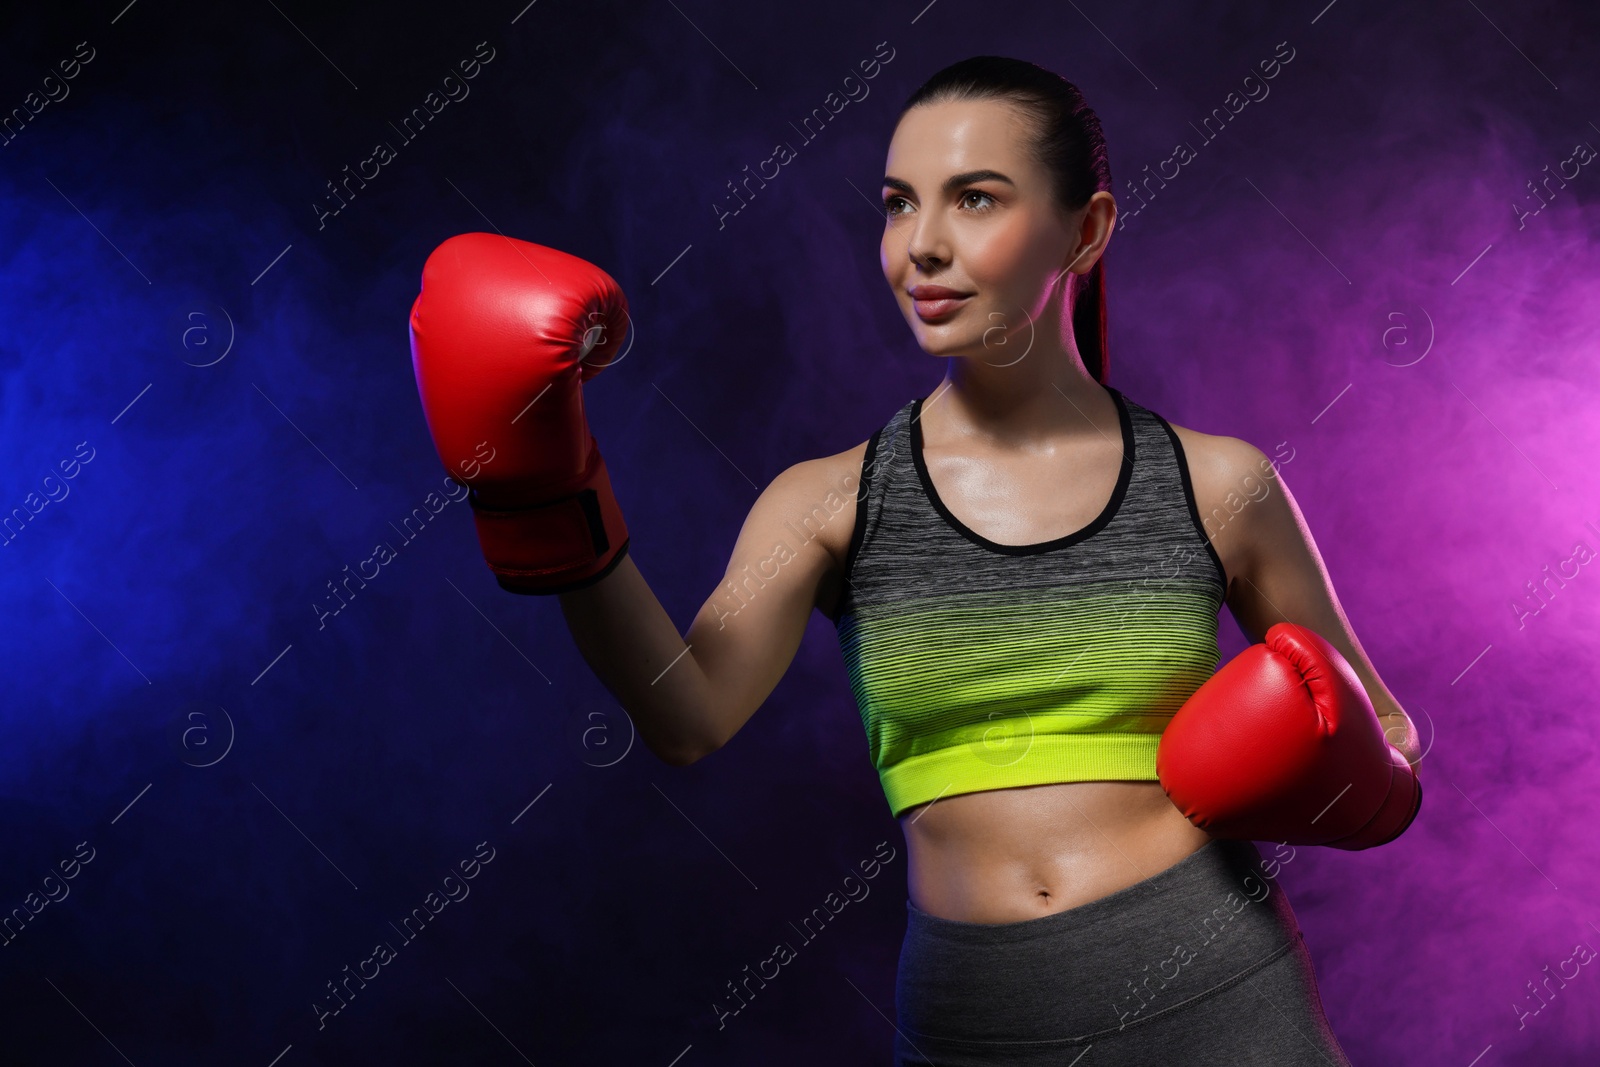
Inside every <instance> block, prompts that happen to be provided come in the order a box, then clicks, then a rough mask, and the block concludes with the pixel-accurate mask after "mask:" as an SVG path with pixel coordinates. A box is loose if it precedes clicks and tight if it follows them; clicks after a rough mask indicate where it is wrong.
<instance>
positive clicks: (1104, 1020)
mask: <svg viewBox="0 0 1600 1067" xmlns="http://www.w3.org/2000/svg"><path fill="white" fill-rule="evenodd" d="M906 910H907V926H906V935H905V941H904V944H903V946H902V949H901V959H900V970H899V974H898V978H897V982H896V1001H897V1006H898V1009H899V1011H900V1016H901V1022H900V1025H901V1026H902V1028H904V1029H905V1030H906V1031H907V1033H910V1034H913V1035H914V1034H923V1035H948V1036H949V1038H950V1039H951V1040H954V1041H970V1042H977V1043H978V1044H980V1045H981V1044H987V1043H989V1042H995V1041H1004V1042H1018V1041H1021V1042H1029V1041H1032V1042H1038V1041H1046V1042H1049V1041H1058V1040H1066V1041H1074V1040H1088V1039H1090V1038H1092V1037H1095V1036H1096V1035H1105V1034H1109V1033H1113V1032H1122V1031H1125V1030H1126V1029H1127V1028H1128V1027H1130V1026H1142V1025H1146V1024H1147V1023H1149V1022H1150V1021H1152V1020H1154V1019H1157V1018H1159V1017H1163V1016H1167V1015H1169V1014H1171V1013H1172V1012H1174V1011H1181V1010H1182V1009H1183V1008H1184V1007H1185V1006H1186V1005H1189V1004H1192V1003H1195V1002H1197V1001H1198V1000H1201V999H1204V998H1205V997H1207V996H1209V995H1211V994H1214V993H1216V992H1218V991H1220V990H1222V989H1224V988H1227V987H1228V986H1229V985H1232V984H1234V983H1237V982H1240V981H1242V980H1244V979H1245V978H1246V977H1247V976H1248V975H1250V974H1251V973H1253V972H1255V971H1258V970H1260V969H1262V968H1264V967H1266V966H1268V965H1270V964H1271V963H1273V962H1274V961H1276V960H1278V959H1279V958H1280V957H1282V956H1283V955H1285V954H1286V953H1289V952H1293V951H1298V952H1300V953H1303V952H1304V949H1303V946H1302V945H1301V944H1300V930H1299V926H1298V924H1297V923H1296V921H1295V918H1294V912H1293V910H1292V909H1291V908H1290V906H1289V902H1288V900H1287V898H1286V897H1285V896H1284V894H1283V891H1282V889H1281V888H1280V887H1278V885H1277V883H1276V882H1275V881H1274V880H1273V878H1272V877H1271V876H1269V875H1268V874H1267V873H1266V871H1265V870H1264V868H1263V864H1262V860H1261V854H1260V852H1259V851H1258V850H1257V848H1256V846H1255V845H1254V844H1253V843H1252V842H1249V841H1228V840H1212V841H1210V842H1207V843H1206V844H1205V845H1204V846H1202V847H1201V848H1200V849H1199V850H1197V851H1196V852H1194V853H1192V854H1190V855H1189V856H1186V857H1184V858H1183V859H1182V860H1180V861H1178V862H1177V863H1175V864H1173V865H1172V866H1170V867H1168V868H1166V869H1165V870H1162V871H1160V872H1157V873H1156V874H1154V875H1152V876H1151V877H1149V878H1146V879H1144V880H1143V881H1140V882H1137V883H1135V884H1133V885H1131V886H1128V887H1126V888H1124V889H1121V890H1118V891H1117V892H1115V893H1112V894H1110V895H1109V896H1106V897H1102V898H1100V899H1098V900H1093V901H1090V902H1089V903H1087V904H1083V905H1080V906H1078V907H1075V908H1069V909H1067V910H1065V911H1060V912H1055V913H1053V914H1050V915H1045V916H1041V917H1039V918H1036V919H1024V920H1022V921H1020V922H1008V923H972V922H963V921H960V920H955V919H945V918H940V917H938V916H935V915H931V914H929V913H927V912H925V911H923V910H922V909H920V908H918V907H917V906H916V905H915V904H912V903H911V901H910V900H907V901H906Z"/></svg>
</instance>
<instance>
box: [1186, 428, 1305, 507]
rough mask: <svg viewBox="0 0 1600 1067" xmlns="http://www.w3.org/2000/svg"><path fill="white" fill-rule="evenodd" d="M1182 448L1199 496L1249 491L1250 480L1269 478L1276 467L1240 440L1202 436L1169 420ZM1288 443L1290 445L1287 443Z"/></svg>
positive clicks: (1227, 437)
mask: <svg viewBox="0 0 1600 1067" xmlns="http://www.w3.org/2000/svg"><path fill="white" fill-rule="evenodd" d="M1167 425H1168V426H1171V427H1172V432H1173V433H1174V434H1175V435H1176V436H1177V438H1178V442H1179V444H1180V445H1181V446H1182V448H1183V457H1184V459H1185V460H1186V461H1187V464H1188V467H1189V477H1190V479H1191V480H1192V481H1193V482H1194V487H1195V493H1196V495H1197V496H1201V495H1204V496H1206V497H1215V496H1217V495H1219V494H1221V495H1226V494H1227V492H1229V491H1235V492H1248V491H1249V485H1247V484H1245V483H1246V482H1247V480H1249V479H1253V478H1260V477H1264V476H1265V477H1270V476H1271V475H1272V474H1273V472H1274V470H1275V464H1274V463H1273V462H1272V460H1270V459H1268V458H1267V455H1266V453H1265V452H1262V451H1261V449H1259V448H1257V447H1256V446H1255V445H1253V444H1251V443H1250V442H1249V441H1246V440H1244V439H1242V438H1239V437H1230V436H1228V435H1226V434H1213V433H1202V432H1201V431H1199V430H1192V429H1190V428H1189V427H1187V426H1180V425H1178V424H1177V423H1175V422H1172V421H1170V420H1167ZM1285 444H1287V442H1285Z"/></svg>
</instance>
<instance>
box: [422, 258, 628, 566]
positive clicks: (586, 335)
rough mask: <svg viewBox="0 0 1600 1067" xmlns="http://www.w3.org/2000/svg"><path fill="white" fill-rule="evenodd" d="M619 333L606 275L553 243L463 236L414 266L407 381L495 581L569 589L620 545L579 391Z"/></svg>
mask: <svg viewBox="0 0 1600 1067" xmlns="http://www.w3.org/2000/svg"><path fill="white" fill-rule="evenodd" d="M627 330H628V302H627V299H626V298H625V297H624V296H623V294H622V289H621V288H620V287H619V286H618V285H617V283H616V282H615V281H613V280H612V278H611V276H610V275H608V274H607V273H606V272H605V271H603V270H601V269H600V268H599V267H596V266H595V265H594V264H592V263H587V262H585V261H584V260H581V259H579V258H578V257H576V256H571V255H568V254H566V253H565V252H558V251H556V250H555V249H553V248H546V247H544V246H543V245H536V244H533V243H532V242H529V241H519V240H515V239H513V238H510V237H503V236H501V235H499V234H492V233H464V234H461V235H459V236H456V237H452V238H450V239H449V240H448V241H445V242H444V243H443V244H441V245H440V246H439V247H438V248H436V249H434V251H433V254H432V255H430V256H429V257H428V261H427V263H426V264H425V265H424V266H423V268H422V292H421V293H420V294H419V295H418V296H417V299H416V303H414V304H413V305H412V307H411V359H412V366H413V368H414V369H415V371H416V375H417V391H418V392H419V393H420V394H421V397H422V407H423V411H424V412H425V413H426V415H427V418H428V429H429V431H430V432H431V433H432V434H433V444H434V447H435V448H436V449H437V450H438V452H439V458H440V460H442V461H443V462H444V465H445V469H446V470H447V471H449V472H450V475H451V476H452V477H454V478H457V479H458V480H460V481H462V482H465V483H468V484H469V485H470V487H471V494H470V496H469V500H470V501H471V504H472V509H473V517H474V519H475V521H476V523H477V528H478V542H479V544H480V545H481V546H482V548H483V555H484V558H485V559H486V560H487V561H488V563H489V567H490V569H491V570H493V571H494V574H495V578H496V580H497V581H498V582H499V583H500V586H501V587H502V588H504V589H508V590H510V591H511V592H513V593H564V592H568V591H570V590H573V589H580V588H582V587H584V586H586V585H592V584H594V583H595V582H597V581H599V580H600V579H601V578H603V577H605V576H606V575H607V574H609V573H610V572H611V568H612V567H614V566H616V564H617V563H618V561H620V560H621V559H622V557H623V555H624V554H625V553H626V551H627V547H628V530H627V527H626V526H625V525H624V523H623V521H622V512H621V510H620V509H619V508H618V506H617V500H616V497H615V496H613V495H612V492H611V479H610V478H609V477H608V475H607V473H606V465H605V461H604V460H603V459H602V458H601V457H600V449H599V447H598V446H597V445H596V444H595V440H594V436H593V435H592V434H590V432H589V426H588V423H587V422H586V421H585V420H584V416H583V395H582V391H581V389H580V386H581V384H582V383H583V382H586V381H588V380H589V379H590V378H592V377H594V376H595V375H596V374H598V373H599V372H600V371H601V369H602V368H604V367H605V366H607V365H608V364H609V363H610V362H611V361H612V360H613V359H614V358H615V357H616V355H617V353H618V351H619V350H620V349H621V346H622V341H623V338H624V337H625V336H626V334H627ZM591 346H592V347H591ZM485 447H487V448H488V449H489V452H488V454H487V458H486V456H485V453H484V452H483V451H482V449H483V448H485Z"/></svg>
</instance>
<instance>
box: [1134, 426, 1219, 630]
mask: <svg viewBox="0 0 1600 1067" xmlns="http://www.w3.org/2000/svg"><path fill="white" fill-rule="evenodd" d="M1151 414H1152V415H1155V414H1156V413H1155V412H1153V411H1152V412H1151ZM1156 420H1157V421H1158V422H1160V423H1161V428H1162V429H1164V430H1166V431H1167V437H1168V438H1170V439H1171V441H1172V451H1173V453H1174V454H1176V455H1177V457H1178V475H1179V476H1180V477H1181V478H1182V479H1183V499H1184V501H1185V502H1186V503H1187V504H1188V507H1189V521H1190V522H1192V523H1194V529H1195V532H1196V533H1198V534H1199V535H1200V543H1201V544H1203V545H1205V546H1206V552H1207V554H1209V555H1210V556H1211V562H1212V563H1213V564H1215V565H1216V568H1217V577H1218V579H1219V580H1220V581H1221V582H1222V596H1223V599H1224V600H1226V599H1227V596H1228V569H1227V568H1226V567H1224V566H1223V565H1222V557H1221V556H1219V555H1217V549H1216V546H1215V545H1213V544H1212V543H1211V538H1210V537H1209V536H1207V534H1206V526H1205V523H1204V522H1202V521H1201V519H1200V505H1199V504H1198V503H1197V502H1196V501H1195V497H1194V482H1193V480H1192V479H1190V477H1189V459H1188V456H1186V455H1185V454H1184V451H1183V442H1182V441H1181V440H1179V439H1178V432H1177V431H1176V430H1174V429H1173V428H1172V424H1171V423H1169V422H1168V421H1167V420H1166V419H1164V418H1162V417H1161V416H1160V415H1156Z"/></svg>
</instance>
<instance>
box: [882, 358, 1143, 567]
mask: <svg viewBox="0 0 1600 1067" xmlns="http://www.w3.org/2000/svg"><path fill="white" fill-rule="evenodd" d="M1104 388H1105V390H1106V392H1108V393H1110V394H1111V399H1112V400H1113V401H1115V402H1116V405H1117V421H1118V423H1119V424H1120V425H1121V427H1122V469H1121V472H1120V473H1119V474H1118V475H1117V485H1116V488H1115V489H1113V490H1112V491H1111V499H1110V500H1108V501H1107V502H1106V506H1105V507H1104V508H1102V509H1101V510H1100V514H1099V515H1097V516H1095V517H1094V519H1093V520H1091V521H1090V523H1089V525H1087V526H1085V527H1083V528H1082V529H1080V530H1074V531H1073V532H1072V533H1069V534H1064V535H1062V536H1061V537H1057V538H1054V539H1052V540H1049V541H1040V542H1037V543H1035V544H1031V545H1003V544H1001V543H1000V542H998V541H991V540H989V539H988V538H987V537H984V536H983V535H982V534H980V533H978V532H977V531H976V530H972V529H969V528H968V527H967V526H966V525H965V524H964V523H963V522H962V521H961V520H960V519H958V518H956V517H955V515H954V514H952V513H951V511H950V509H949V508H947V507H946V506H945V503H944V501H943V500H941V499H939V491H938V490H937V489H935V488H934V487H933V479H932V478H931V477H929V476H928V465H927V463H926V461H924V459H923V457H922V419H921V414H922V401H923V400H924V399H926V398H925V397H919V398H917V401H916V403H915V404H914V405H912V408H911V461H912V463H913V464H914V465H915V466H916V468H917V478H918V480H920V481H921V482H922V489H923V491H924V492H925V493H926V494H927V497H928V502H929V503H930V504H932V505H933V507H934V510H935V511H937V512H938V513H939V514H940V516H941V517H943V519H944V521H945V522H946V523H947V524H949V526H950V528H951V529H953V530H955V531H956V533H959V534H960V535H961V536H962V537H965V538H966V539H967V540H968V541H971V542H972V543H973V544H975V545H978V546H980V547H982V548H986V549H988V550H989V551H991V552H999V553H1001V554H1003V555H1007V556H1031V555H1035V554H1037V553H1040V552H1048V551H1050V550H1051V549H1056V548H1066V547H1067V546H1068V545H1075V544H1077V543H1079V542H1080V541H1086V540H1088V539H1089V538H1090V537H1093V536H1094V535H1095V534H1096V533H1098V532H1100V531H1101V530H1103V529H1104V528H1105V527H1106V526H1107V525H1108V524H1109V523H1110V522H1111V520H1112V518H1114V517H1115V516H1116V514H1117V509H1118V508H1120V507H1121V506H1122V499H1123V497H1124V496H1126V495H1127V493H1128V483H1129V482H1131V481H1132V480H1133V462H1134V436H1133V417H1132V416H1131V415H1129V414H1128V407H1127V405H1126V404H1125V403H1123V399H1122V394H1121V393H1119V392H1118V391H1117V390H1116V389H1114V388H1112V387H1111V386H1109V385H1107V386H1104Z"/></svg>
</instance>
